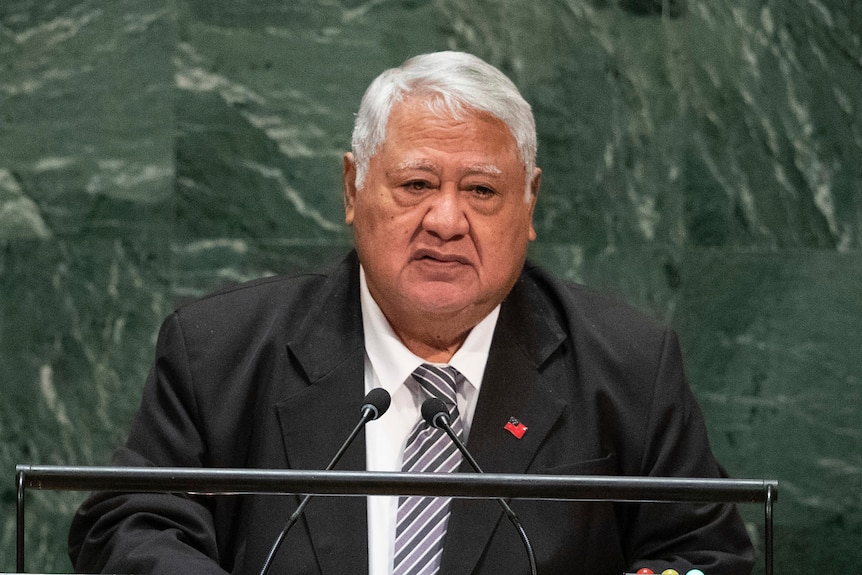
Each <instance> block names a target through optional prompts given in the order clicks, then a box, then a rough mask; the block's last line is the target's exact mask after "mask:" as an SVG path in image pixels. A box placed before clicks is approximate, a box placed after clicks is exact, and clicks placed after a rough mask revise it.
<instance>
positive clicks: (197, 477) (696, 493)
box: [15, 465, 778, 575]
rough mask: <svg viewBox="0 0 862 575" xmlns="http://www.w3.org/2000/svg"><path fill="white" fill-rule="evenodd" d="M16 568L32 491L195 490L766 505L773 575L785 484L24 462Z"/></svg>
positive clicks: (20, 564) (768, 567)
mask: <svg viewBox="0 0 862 575" xmlns="http://www.w3.org/2000/svg"><path fill="white" fill-rule="evenodd" d="M15 479H16V486H17V529H16V559H17V563H16V570H17V572H18V573H25V572H26V571H25V543H24V527H25V523H24V510H25V504H26V491H27V489H35V490H50V491H111V492H125V493H129V492H138V493H189V494H195V495H209V496H232V495H250V494H267V495H289V494H296V493H300V494H313V495H330V496H333V495H334V496H368V495H398V496H400V495H421V496H430V497H439V496H443V497H461V498H470V499H492V498H499V497H504V498H511V499H544V500H557V501H606V502H625V503H669V504H670V503H674V502H677V503H736V504H762V505H763V509H764V539H765V541H764V562H765V573H766V575H772V573H773V507H774V504H775V502H776V501H777V497H778V481H776V480H767V479H699V478H657V477H617V476H613V477H611V476H595V475H589V476H575V475H523V474H521V475H512V474H499V473H484V474H478V473H453V474H443V473H401V472H371V471H355V472H351V471H304V470H274V469H272V470H266V469H210V468H190V467H171V468H165V467H158V468H156V467H72V466H54V465H18V466H16V468H15Z"/></svg>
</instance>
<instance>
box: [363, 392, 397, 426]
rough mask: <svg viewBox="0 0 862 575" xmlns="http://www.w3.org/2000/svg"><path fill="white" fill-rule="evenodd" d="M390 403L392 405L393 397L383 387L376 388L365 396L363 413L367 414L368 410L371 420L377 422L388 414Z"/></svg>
mask: <svg viewBox="0 0 862 575" xmlns="http://www.w3.org/2000/svg"><path fill="white" fill-rule="evenodd" d="M390 403H392V397H391V396H390V395H389V392H388V391H386V390H385V389H383V388H382V387H375V388H374V389H372V390H371V391H369V392H368V395H366V396H365V401H364V402H363V404H362V409H361V411H362V413H366V410H368V413H370V415H371V420H375V419H377V418H378V417H380V416H381V415H383V414H384V413H386V410H387V409H389V404H390Z"/></svg>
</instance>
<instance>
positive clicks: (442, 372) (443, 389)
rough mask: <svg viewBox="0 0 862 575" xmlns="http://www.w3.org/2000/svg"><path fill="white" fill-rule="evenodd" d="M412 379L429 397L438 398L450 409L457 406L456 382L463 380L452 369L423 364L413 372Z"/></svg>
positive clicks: (456, 371)
mask: <svg viewBox="0 0 862 575" xmlns="http://www.w3.org/2000/svg"><path fill="white" fill-rule="evenodd" d="M413 379H415V380H416V381H417V382H418V383H419V385H420V386H421V387H422V389H424V390H425V392H426V393H428V394H429V395H430V396H432V397H436V398H438V399H439V400H440V401H442V402H443V403H445V404H447V405H448V406H450V407H451V406H457V405H458V401H457V388H458V382H459V381H460V380H461V379H463V376H462V375H461V374H460V373H459V372H458V370H457V369H455V368H454V367H451V366H448V365H446V366H438V365H432V364H430V363H423V364H422V365H420V366H419V367H417V368H416V369H415V370H414V371H413Z"/></svg>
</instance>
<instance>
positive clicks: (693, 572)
mask: <svg viewBox="0 0 862 575" xmlns="http://www.w3.org/2000/svg"><path fill="white" fill-rule="evenodd" d="M685 575H704V572H703V571H701V570H700V569H692V570H691V571H689V572H688V573H686V574H685Z"/></svg>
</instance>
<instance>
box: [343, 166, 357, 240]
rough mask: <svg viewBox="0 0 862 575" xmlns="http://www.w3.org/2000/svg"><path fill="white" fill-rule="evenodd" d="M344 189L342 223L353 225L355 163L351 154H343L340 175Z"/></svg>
mask: <svg viewBox="0 0 862 575" xmlns="http://www.w3.org/2000/svg"><path fill="white" fill-rule="evenodd" d="M342 178H343V187H344V223H346V224H347V225H348V226H350V225H353V211H354V206H355V205H356V162H355V161H354V160H353V154H352V153H351V152H347V153H345V154H344V172H343V174H342Z"/></svg>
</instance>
